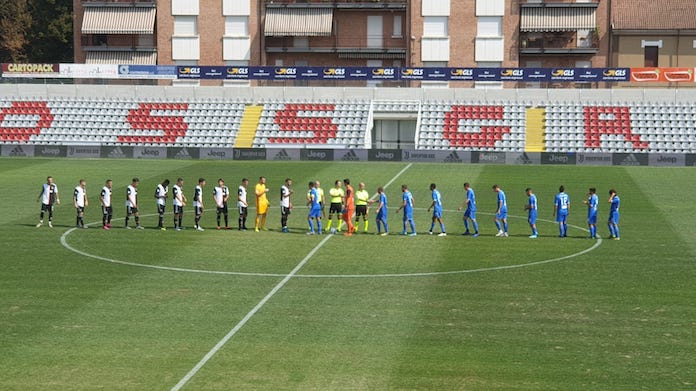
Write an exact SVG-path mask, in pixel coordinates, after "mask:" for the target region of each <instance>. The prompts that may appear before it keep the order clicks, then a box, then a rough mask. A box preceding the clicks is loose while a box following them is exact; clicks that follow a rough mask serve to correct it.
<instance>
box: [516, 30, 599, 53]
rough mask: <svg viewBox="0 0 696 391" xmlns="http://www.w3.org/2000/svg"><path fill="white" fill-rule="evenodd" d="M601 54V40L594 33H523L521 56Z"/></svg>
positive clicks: (521, 36) (521, 35) (521, 37)
mask: <svg viewBox="0 0 696 391" xmlns="http://www.w3.org/2000/svg"><path fill="white" fill-rule="evenodd" d="M597 52H599V38H598V37H597V34H596V33H595V32H594V31H590V32H589V33H587V32H586V33H582V32H580V31H564V32H552V33H521V34H520V54H521V55H549V56H557V55H571V56H572V55H586V54H596V53H597Z"/></svg>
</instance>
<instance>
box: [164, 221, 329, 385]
mask: <svg viewBox="0 0 696 391" xmlns="http://www.w3.org/2000/svg"><path fill="white" fill-rule="evenodd" d="M329 239H331V235H327V236H326V237H325V238H324V239H323V240H322V241H321V242H319V244H317V245H316V246H314V248H313V249H312V251H310V252H309V254H307V256H306V257H304V259H303V260H302V261H301V262H300V263H298V264H297V266H295V268H294V269H292V271H291V272H290V273H288V275H287V276H285V278H283V279H282V280H281V281H280V282H279V283H278V284H277V285H276V286H275V287H273V289H271V291H270V292H268V294H267V295H266V296H265V297H264V298H263V299H261V301H259V303H258V304H256V306H255V307H254V308H252V309H251V311H249V313H247V314H246V316H245V317H244V318H242V320H240V321H239V323H237V325H236V326H234V327H233V328H232V330H230V332H229V333H227V335H225V336H224V337H223V338H222V339H221V340H220V342H218V343H217V344H216V345H215V346H213V348H212V349H210V351H209V352H208V353H207V354H206V355H205V356H204V357H203V358H202V359H201V361H199V362H198V364H196V366H195V367H193V368H192V369H191V370H190V371H189V372H188V373H187V374H186V376H184V377H183V378H182V379H181V380H180V381H179V383H177V384H176V385H175V386H174V387H172V391H178V390H180V389H181V388H182V387H183V386H185V385H186V383H188V381H189V380H191V378H192V377H193V376H195V375H196V373H198V371H200V369H201V368H203V366H204V365H205V364H206V363H207V362H208V360H210V359H211V358H212V357H213V356H214V355H215V353H217V352H218V351H219V350H220V349H222V347H223V346H225V344H226V343H227V341H229V340H230V339H231V338H232V337H233V336H234V335H235V334H237V332H238V331H239V330H240V329H241V328H242V327H244V325H245V324H246V323H247V322H248V321H249V319H251V317H252V316H254V315H256V313H257V312H258V311H259V310H260V309H261V307H263V306H264V304H266V302H268V300H270V299H271V297H273V295H275V294H276V293H277V292H278V291H279V290H280V288H282V287H283V286H284V285H285V284H286V283H287V282H288V281H290V279H291V278H292V277H293V276H294V275H295V274H296V273H297V272H298V271H299V270H300V269H302V267H303V266H304V265H305V264H306V263H307V262H308V261H309V259H310V258H312V256H313V255H314V254H315V253H316V252H317V251H318V250H319V249H320V248H321V247H322V246H323V245H324V243H326V242H327V241H328V240H329Z"/></svg>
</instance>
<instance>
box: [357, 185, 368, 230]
mask: <svg viewBox="0 0 696 391" xmlns="http://www.w3.org/2000/svg"><path fill="white" fill-rule="evenodd" d="M369 203H370V193H368V191H367V190H365V183H364V182H360V183H359V184H358V191H356V192H355V227H354V228H353V232H358V220H360V216H362V218H363V222H364V223H365V230H364V232H365V233H367V226H368V224H369V223H368V220H367V205H368V204H369Z"/></svg>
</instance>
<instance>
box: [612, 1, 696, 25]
mask: <svg viewBox="0 0 696 391" xmlns="http://www.w3.org/2000/svg"><path fill="white" fill-rule="evenodd" d="M612 8H613V9H612V25H613V28H614V30H696V1H693V0H614V3H613V4H612Z"/></svg>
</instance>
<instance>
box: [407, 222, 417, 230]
mask: <svg viewBox="0 0 696 391" xmlns="http://www.w3.org/2000/svg"><path fill="white" fill-rule="evenodd" d="M408 225H410V226H411V232H416V224H414V223H413V219H411V220H409V221H408Z"/></svg>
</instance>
